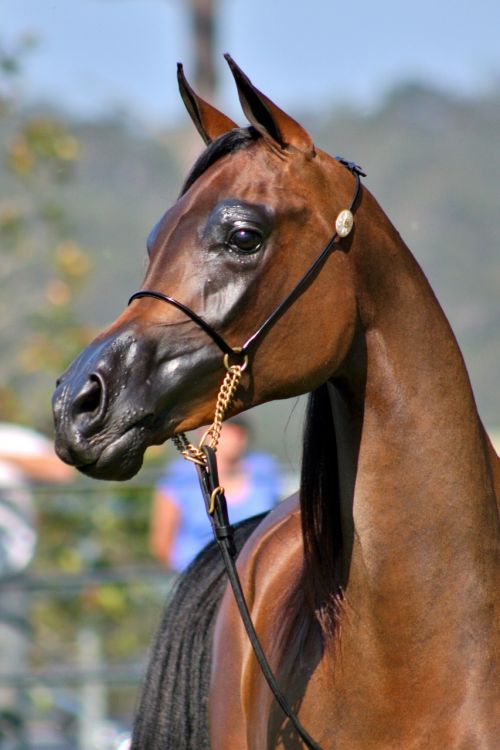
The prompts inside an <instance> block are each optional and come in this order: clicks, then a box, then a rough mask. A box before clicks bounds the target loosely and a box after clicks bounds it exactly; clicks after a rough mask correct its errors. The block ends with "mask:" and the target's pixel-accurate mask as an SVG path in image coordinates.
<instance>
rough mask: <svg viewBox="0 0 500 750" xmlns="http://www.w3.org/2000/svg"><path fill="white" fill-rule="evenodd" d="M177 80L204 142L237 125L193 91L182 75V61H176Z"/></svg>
mask: <svg viewBox="0 0 500 750" xmlns="http://www.w3.org/2000/svg"><path fill="white" fill-rule="evenodd" d="M177 82H178V84H179V91H180V92H181V96H182V101H183V102H184V104H185V106H186V109H187V111H188V112H189V115H190V117H191V119H192V121H193V122H194V124H195V125H196V128H197V130H198V132H199V134H200V135H201V137H202V138H203V140H204V141H205V143H206V144H209V143H210V142H211V141H213V140H215V138H217V137H218V136H219V135H222V134H223V133H227V132H228V131H229V130H233V128H237V127H238V125H237V124H236V123H235V122H233V121H232V120H231V119H230V118H229V117H226V115H224V114H222V112H219V110H218V109H216V108H215V107H212V105H211V104H209V103H208V102H206V101H205V100H204V99H202V98H201V96H198V94H196V93H195V92H194V91H193V89H192V88H191V86H190V85H189V83H188V82H187V80H186V76H185V75H184V69H183V67H182V63H177Z"/></svg>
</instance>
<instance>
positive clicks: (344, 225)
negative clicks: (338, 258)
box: [335, 208, 354, 237]
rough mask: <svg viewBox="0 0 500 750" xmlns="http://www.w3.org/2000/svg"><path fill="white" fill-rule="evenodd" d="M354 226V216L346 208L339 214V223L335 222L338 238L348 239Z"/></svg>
mask: <svg viewBox="0 0 500 750" xmlns="http://www.w3.org/2000/svg"><path fill="white" fill-rule="evenodd" d="M353 224H354V216H353V215H352V213H351V212H350V211H349V209H348V208H345V209H344V210H343V211H341V212H340V213H339V215H338V216H337V221H336V222H335V229H336V230H337V234H338V236H339V237H347V235H348V234H349V233H350V231H351V229H352V227H353Z"/></svg>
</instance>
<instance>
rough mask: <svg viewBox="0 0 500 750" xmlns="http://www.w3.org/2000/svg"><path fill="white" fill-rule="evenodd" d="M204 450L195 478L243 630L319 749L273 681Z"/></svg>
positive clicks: (316, 748) (301, 731) (303, 734)
mask: <svg viewBox="0 0 500 750" xmlns="http://www.w3.org/2000/svg"><path fill="white" fill-rule="evenodd" d="M203 451H204V453H205V457H206V464H205V465H204V466H200V465H199V464H196V471H197V473H198V479H199V482H200V487H201V491H202V495H203V499H204V501H205V508H206V511H207V514H208V517H209V519H210V523H211V524H212V530H213V533H214V537H215V539H216V541H217V544H218V546H219V550H220V552H221V555H222V559H223V561H224V567H225V568H226V573H227V577H228V578H229V583H230V584H231V588H232V590H233V594H234V598H235V601H236V604H237V606H238V610H239V612H240V616H241V619H242V621H243V624H244V626H245V630H246V632H247V635H248V638H249V640H250V643H251V645H252V648H253V650H254V653H255V656H256V658H257V661H258V662H259V666H260V668H261V670H262V674H263V675H264V677H265V679H266V682H267V684H268V685H269V688H270V690H271V692H272V694H273V695H274V697H275V699H276V702H277V703H278V705H279V706H280V708H281V710H282V711H283V713H284V714H285V716H287V717H288V719H289V720H290V721H291V723H292V724H293V726H294V729H295V731H296V732H297V734H298V735H299V737H300V738H301V740H302V741H303V742H304V743H305V745H306V746H307V747H308V748H309V750H322V748H321V746H320V745H318V743H317V742H315V741H314V740H313V738H312V737H311V735H310V734H309V732H308V731H307V730H306V729H305V728H304V727H303V726H302V724H301V723H300V721H299V719H298V718H297V716H296V714H295V712H294V711H293V709H292V708H291V706H290V705H289V703H288V701H287V699H286V697H285V695H284V694H283V692H282V690H281V688H280V686H279V685H278V683H277V682H276V678H275V677H274V674H273V671H272V669H271V667H270V665H269V662H268V660H267V657H266V655H265V653H264V650H263V648H262V645H261V643H260V641H259V638H258V636H257V633H256V632H255V628H254V626H253V622H252V618H251V615H250V612H249V610H248V606H247V603H246V601H245V596H244V594H243V589H242V586H241V581H240V577H239V575H238V571H237V569H236V562H235V554H236V548H235V545H234V541H233V527H232V526H231V525H230V523H229V518H228V513H227V503H226V498H225V495H224V490H223V488H222V487H220V485H219V477H218V471H217V458H216V454H215V451H214V450H213V449H212V448H210V446H208V445H205V446H203Z"/></svg>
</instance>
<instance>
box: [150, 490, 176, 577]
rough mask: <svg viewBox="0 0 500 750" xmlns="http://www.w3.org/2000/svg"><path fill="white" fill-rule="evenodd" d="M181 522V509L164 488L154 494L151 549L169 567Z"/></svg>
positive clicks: (159, 560)
mask: <svg viewBox="0 0 500 750" xmlns="http://www.w3.org/2000/svg"><path fill="white" fill-rule="evenodd" d="M180 523H181V511H180V509H179V507H178V505H177V504H176V503H175V501H174V500H173V498H172V497H170V496H169V495H168V494H167V493H166V492H165V491H164V490H156V492H155V494H154V496H153V507H152V512H151V525H150V530H149V549H150V551H151V553H152V555H153V557H154V558H155V559H156V560H158V562H160V563H161V564H162V565H165V566H166V567H167V568H169V567H171V562H172V560H171V556H172V549H173V546H174V540H175V537H176V535H177V531H178V529H179V526H180Z"/></svg>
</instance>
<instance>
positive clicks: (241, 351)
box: [128, 157, 365, 359]
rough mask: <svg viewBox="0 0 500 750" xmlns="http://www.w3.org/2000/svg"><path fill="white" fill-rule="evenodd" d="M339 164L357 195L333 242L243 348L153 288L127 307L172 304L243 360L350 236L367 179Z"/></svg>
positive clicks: (342, 215)
mask: <svg viewBox="0 0 500 750" xmlns="http://www.w3.org/2000/svg"><path fill="white" fill-rule="evenodd" d="M337 161H339V162H340V163H341V164H343V165H344V166H345V167H347V169H348V170H349V171H350V172H351V174H353V175H354V178H355V180H356V185H355V190H354V195H353V198H352V200H351V204H350V206H349V208H348V209H344V210H343V211H341V212H340V214H339V215H338V217H337V220H336V222H335V232H334V234H333V235H332V237H331V238H330V240H329V241H328V242H327V244H326V245H325V247H324V248H323V250H322V251H321V253H320V254H319V255H318V257H317V258H316V259H315V260H314V261H313V263H312V264H311V265H310V266H309V268H308V269H307V271H306V272H305V274H304V275H303V276H302V278H301V279H299V281H298V282H297V284H296V285H295V286H294V288H293V289H292V291H291V292H290V293H289V294H288V295H287V296H286V297H285V299H284V300H283V301H282V302H280V304H279V305H278V306H277V307H276V308H275V309H274V310H273V312H272V313H271V314H270V315H269V316H268V317H267V318H266V320H265V321H264V322H263V323H262V325H261V326H260V328H258V329H257V330H256V331H255V333H253V334H252V335H251V336H250V337H249V338H248V339H247V340H246V341H245V343H244V344H243V345H242V346H241V347H233V346H231V345H230V344H228V343H227V341H226V340H225V339H224V338H223V337H222V336H221V335H220V333H218V332H217V331H216V330H215V329H214V328H213V327H212V326H211V325H210V323H207V321H206V320H204V319H203V318H202V317H200V316H199V315H198V314H197V313H195V312H194V310H191V308H190V307H188V306H187V305H185V304H184V303H183V302H179V300H177V299H175V297H171V296H170V295H169V294H163V292H156V291H154V290H152V289H140V290H139V291H138V292H134V294H132V296H131V297H130V299H129V301H128V304H129V305H130V304H131V303H132V302H133V301H134V300H136V299H141V298H142V297H152V298H153V299H157V300H161V301H162V302H167V303H168V304H170V305H173V306H174V307H177V309H178V310H180V311H181V312H183V313H184V314H185V315H187V316H188V318H191V320H192V321H193V322H194V323H196V325H197V326H199V327H200V328H201V329H202V330H203V331H205V333H206V334H208V336H210V338H211V339H212V341H213V342H214V343H215V344H217V346H218V347H219V349H220V350H221V351H222V352H223V353H224V354H225V355H228V356H234V357H236V358H240V359H241V358H243V359H244V357H245V356H246V355H247V353H248V350H249V349H250V347H251V346H253V345H254V344H256V342H257V341H258V340H259V339H260V338H262V336H263V335H264V334H265V333H266V332H267V331H268V330H269V328H271V326H272V325H273V324H274V323H275V322H276V321H277V320H278V318H279V317H280V316H281V315H282V314H283V313H284V311H285V310H286V309H287V307H288V306H289V305H290V304H291V303H292V302H293V301H294V300H295V299H296V298H297V297H298V296H299V294H300V292H301V291H302V289H303V288H304V287H305V286H306V284H307V282H308V281H309V279H311V278H312V277H313V276H314V274H315V273H316V271H317V270H318V269H319V268H320V267H321V266H322V265H323V263H324V261H325V260H326V258H327V256H328V255H329V254H330V252H331V251H332V250H333V248H334V246H335V245H337V244H338V243H339V241H340V240H341V239H343V238H344V237H347V235H348V234H349V233H350V231H351V229H352V226H353V212H354V210H355V208H356V203H357V201H358V198H359V194H360V191H361V179H360V177H361V176H363V177H364V176H365V173H364V172H363V171H362V170H361V168H360V167H358V165H357V164H354V162H350V161H346V160H345V159H342V158H341V157H337Z"/></svg>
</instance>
